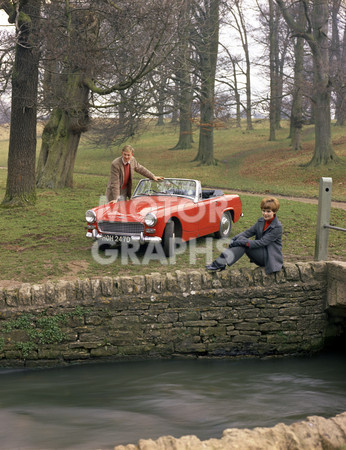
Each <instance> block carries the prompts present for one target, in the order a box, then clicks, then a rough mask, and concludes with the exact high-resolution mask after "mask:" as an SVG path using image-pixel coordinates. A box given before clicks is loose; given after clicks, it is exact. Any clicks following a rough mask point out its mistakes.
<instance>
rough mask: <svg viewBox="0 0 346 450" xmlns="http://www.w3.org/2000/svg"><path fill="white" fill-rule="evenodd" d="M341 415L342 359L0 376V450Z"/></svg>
mask: <svg viewBox="0 0 346 450" xmlns="http://www.w3.org/2000/svg"><path fill="white" fill-rule="evenodd" d="M343 411H346V358H345V354H343V355H342V354H333V355H330V354H329V355H327V354H324V355H318V356H314V357H312V358H296V359H277V360H266V361H260V360H240V361H227V360H216V361H210V360H186V361H177V360H168V361H140V362H126V363H112V364H102V365H84V366H74V367H67V368H59V369H45V370H9V369H0V449H1V450H4V449H10V450H15V449H35V450H38V449H44V450H48V449H49V450H50V449H65V450H69V449H71V450H72V449H73V450H75V449H83V450H88V449H93V450H96V449H111V448H113V446H114V445H117V444H126V443H137V442H138V440H139V439H141V438H152V439H157V438H158V437H159V436H162V435H172V436H175V437H180V436H182V435H186V434H195V435H197V436H198V437H199V438H200V439H209V438H211V437H215V438H220V437H221V435H222V431H223V430H224V429H226V428H230V427H237V428H253V427H255V426H266V427H268V426H273V425H275V424H276V423H278V422H284V423H286V424H290V423H292V422H294V421H297V420H301V419H305V418H306V416H308V415H321V416H324V417H331V416H334V415H335V414H338V413H340V412H343Z"/></svg>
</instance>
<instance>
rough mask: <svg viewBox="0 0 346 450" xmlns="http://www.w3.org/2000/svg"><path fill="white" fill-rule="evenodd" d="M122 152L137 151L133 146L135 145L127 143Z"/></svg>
mask: <svg viewBox="0 0 346 450" xmlns="http://www.w3.org/2000/svg"><path fill="white" fill-rule="evenodd" d="M122 152H131V153H134V152H135V149H134V148H133V147H131V145H125V147H123V148H122V149H121V153H122Z"/></svg>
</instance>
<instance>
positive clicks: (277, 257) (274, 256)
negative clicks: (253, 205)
mask: <svg viewBox="0 0 346 450" xmlns="http://www.w3.org/2000/svg"><path fill="white" fill-rule="evenodd" d="M264 223H265V220H264V218H263V217H261V218H259V219H258V221H257V222H256V223H255V225H253V226H252V227H250V228H248V229H247V230H245V231H243V232H242V233H239V234H237V235H236V236H234V238H233V240H237V239H239V238H250V237H252V236H255V240H252V239H249V240H248V243H249V247H248V248H250V249H256V248H263V249H264V260H265V271H266V273H267V274H268V273H272V272H278V271H279V270H281V268H282V264H283V257H282V224H281V222H280V221H279V220H278V218H277V217H276V216H275V217H274V219H273V221H272V223H271V224H270V225H269V226H268V228H267V229H266V230H265V231H263V229H264Z"/></svg>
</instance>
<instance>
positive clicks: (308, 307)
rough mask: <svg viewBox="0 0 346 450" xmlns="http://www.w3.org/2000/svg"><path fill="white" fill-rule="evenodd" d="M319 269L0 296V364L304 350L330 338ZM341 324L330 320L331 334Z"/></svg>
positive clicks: (90, 284)
mask: <svg viewBox="0 0 346 450" xmlns="http://www.w3.org/2000/svg"><path fill="white" fill-rule="evenodd" d="M329 267H330V263H325V262H318V263H317V262H315V263H297V264H286V265H285V267H284V268H283V270H282V271H281V272H279V273H277V274H272V275H269V276H268V275H265V273H264V270H263V269H262V268H255V269H253V270H250V269H243V270H240V271H239V270H228V271H224V272H219V273H216V274H209V273H206V272H205V271H204V270H201V271H196V270H191V271H184V272H183V271H179V270H176V271H175V272H172V273H168V274H165V275H161V274H159V273H152V274H150V275H143V276H142V275H138V276H134V277H118V278H110V277H105V278H101V279H86V280H81V279H78V280H76V281H73V282H72V281H59V282H57V283H52V282H48V283H46V284H42V285H30V284H23V285H22V286H21V287H20V288H16V289H7V290H2V291H0V366H3V367H4V366H11V367H13V366H18V365H20V366H27V367H32V366H47V365H52V366H57V365H64V364H70V363H80V362H92V361H101V360H107V359H109V360H112V361H115V360H120V359H129V358H171V357H199V356H200V357H233V358H235V357H270V356H288V355H290V356H293V355H297V354H306V353H309V352H314V351H317V350H320V349H321V348H322V347H323V345H324V343H325V339H326V337H327V336H328V335H330V334H331V332H330V329H329V327H328V325H329V321H328V320H329V315H328V313H327V310H326V308H327V300H328V289H327V288H328V271H329V272H330V270H331V269H330V268H329ZM342 270H343V273H345V272H344V270H345V267H344V266H343V269H342ZM337 273H338V274H339V275H340V271H339V272H337ZM343 279H345V277H343ZM329 284H330V282H329ZM333 286H334V285H333ZM333 298H334V297H333ZM342 326H343V323H340V322H339V323H335V321H334V323H333V327H332V334H337V333H340V329H342ZM328 330H329V331H328Z"/></svg>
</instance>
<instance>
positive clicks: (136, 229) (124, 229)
mask: <svg viewBox="0 0 346 450" xmlns="http://www.w3.org/2000/svg"><path fill="white" fill-rule="evenodd" d="M98 225H99V229H100V231H101V232H102V233H115V234H118V233H119V234H121V233H125V234H140V233H142V232H143V231H144V225H143V224H142V223H139V222H103V221H100V222H99V223H98Z"/></svg>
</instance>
